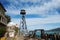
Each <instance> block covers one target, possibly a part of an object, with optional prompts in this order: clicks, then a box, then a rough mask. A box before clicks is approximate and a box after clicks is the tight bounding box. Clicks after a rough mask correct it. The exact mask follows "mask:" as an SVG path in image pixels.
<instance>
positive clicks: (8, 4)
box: [0, 0, 60, 30]
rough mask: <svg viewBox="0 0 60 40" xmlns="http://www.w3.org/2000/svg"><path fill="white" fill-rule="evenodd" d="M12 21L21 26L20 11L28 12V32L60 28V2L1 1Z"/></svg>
mask: <svg viewBox="0 0 60 40" xmlns="http://www.w3.org/2000/svg"><path fill="white" fill-rule="evenodd" d="M0 2H1V3H2V4H3V6H4V7H5V9H6V10H7V12H6V15H9V16H10V17H11V21H12V22H14V23H17V24H20V10H21V9H25V10H26V24H27V28H28V30H34V29H45V30H50V29H54V28H60V0H0Z"/></svg>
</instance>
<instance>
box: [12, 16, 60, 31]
mask: <svg viewBox="0 0 60 40" xmlns="http://www.w3.org/2000/svg"><path fill="white" fill-rule="evenodd" d="M12 21H13V22H15V23H18V24H19V25H20V19H19V18H18V19H17V18H12ZM48 23H60V15H54V16H53V15H52V16H51V17H50V16H49V17H47V18H26V24H27V27H28V29H29V30H31V28H33V30H34V29H38V28H40V29H46V30H47V28H48V27H46V26H44V24H48ZM51 28H52V26H51V27H50V29H51Z"/></svg>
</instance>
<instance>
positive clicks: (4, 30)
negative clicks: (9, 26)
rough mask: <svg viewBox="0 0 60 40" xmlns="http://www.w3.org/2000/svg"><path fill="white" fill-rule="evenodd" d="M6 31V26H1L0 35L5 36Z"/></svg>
mask: <svg viewBox="0 0 60 40" xmlns="http://www.w3.org/2000/svg"><path fill="white" fill-rule="evenodd" d="M5 32H6V27H3V26H2V27H0V37H3V36H4V34H5Z"/></svg>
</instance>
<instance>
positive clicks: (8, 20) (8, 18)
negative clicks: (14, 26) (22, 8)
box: [5, 15, 11, 23]
mask: <svg viewBox="0 0 60 40" xmlns="http://www.w3.org/2000/svg"><path fill="white" fill-rule="evenodd" d="M5 17H6V18H7V23H9V22H10V21H11V18H10V16H8V15H5Z"/></svg>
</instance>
